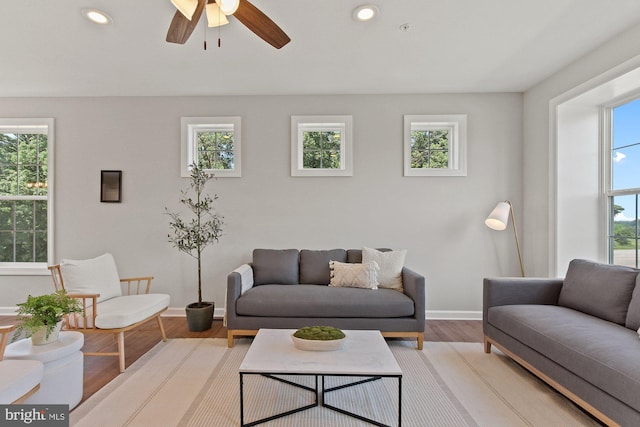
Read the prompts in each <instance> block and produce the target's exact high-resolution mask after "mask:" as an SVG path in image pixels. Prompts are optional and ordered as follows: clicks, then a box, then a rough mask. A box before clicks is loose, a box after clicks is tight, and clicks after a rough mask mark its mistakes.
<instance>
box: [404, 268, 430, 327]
mask: <svg viewBox="0 0 640 427" xmlns="http://www.w3.org/2000/svg"><path fill="white" fill-rule="evenodd" d="M402 286H403V287H404V293H405V295H407V296H408V297H409V298H411V299H412V300H413V304H414V307H415V314H414V315H415V318H416V319H417V320H418V321H419V322H420V323H422V326H423V329H424V322H425V311H426V308H425V307H426V301H425V295H426V292H425V280H424V276H423V275H421V274H419V273H416V272H415V271H413V270H410V269H408V268H407V267H404V268H403V269H402Z"/></svg>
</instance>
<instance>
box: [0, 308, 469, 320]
mask: <svg viewBox="0 0 640 427" xmlns="http://www.w3.org/2000/svg"><path fill="white" fill-rule="evenodd" d="M16 308H17V307H0V316H15V314H16ZM185 316H186V314H185V312H184V307H169V308H168V309H167V311H165V312H164V313H163V314H162V317H185ZM426 316H427V320H482V311H452V310H427V312H426ZM213 317H214V318H216V319H222V318H223V317H224V308H216V309H215V310H214V312H213Z"/></svg>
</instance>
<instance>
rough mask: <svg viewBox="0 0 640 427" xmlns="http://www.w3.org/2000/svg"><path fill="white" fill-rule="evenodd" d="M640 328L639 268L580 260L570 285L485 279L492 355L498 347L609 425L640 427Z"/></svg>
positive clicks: (487, 345)
mask: <svg viewBox="0 0 640 427" xmlns="http://www.w3.org/2000/svg"><path fill="white" fill-rule="evenodd" d="M638 328H640V276H639V275H638V270H636V269H633V268H628V267H622V266H613V265H608V264H598V263H594V262H590V261H586V260H573V261H572V262H571V263H570V264H569V269H568V271H567V275H566V277H565V278H564V280H562V279H539V278H538V279H536V278H502V279H485V280H484V304H483V329H484V341H485V352H486V353H489V352H490V351H491V345H492V344H493V345H495V346H496V347H497V348H499V349H500V350H501V351H503V352H504V353H505V354H507V355H508V356H510V357H511V358H513V359H514V360H515V361H517V362H518V363H520V364H521V365H522V366H524V367H525V368H527V369H529V370H530V371H531V372H533V373H534V374H535V375H537V376H538V377H540V378H541V379H542V380H544V381H546V382H547V383H548V384H549V385H551V386H552V387H554V388H555V389H557V390H558V391H559V392H561V393H562V394H564V395H565V396H567V397H568V398H569V399H571V400H573V401H574V402H575V403H576V404H578V405H579V406H581V407H582V408H583V409H585V410H586V411H587V412H589V413H591V414H592V415H593V416H595V417H596V418H598V419H599V420H601V421H602V422H604V423H605V424H607V425H623V426H638V425H640V338H639V337H638V333H637V332H636V331H637V330H638ZM542 409H543V408H542Z"/></svg>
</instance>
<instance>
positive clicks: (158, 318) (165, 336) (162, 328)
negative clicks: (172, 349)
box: [156, 314, 167, 342]
mask: <svg viewBox="0 0 640 427" xmlns="http://www.w3.org/2000/svg"><path fill="white" fill-rule="evenodd" d="M156 320H157V321H158V327H159V328H160V333H161V334H162V341H164V342H167V335H166V334H165V333H164V326H163V325H162V319H161V318H160V315H159V314H158V315H157V316H156Z"/></svg>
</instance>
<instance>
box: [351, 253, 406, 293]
mask: <svg viewBox="0 0 640 427" xmlns="http://www.w3.org/2000/svg"><path fill="white" fill-rule="evenodd" d="M406 255H407V250H406V249H402V250H398V251H389V252H380V251H379V250H377V249H373V248H367V247H364V248H362V262H363V263H365V262H371V261H375V262H376V263H378V266H379V267H380V272H379V273H378V287H380V288H387V289H394V290H396V291H400V292H402V291H403V290H404V288H403V287H402V267H404V258H405V256H406Z"/></svg>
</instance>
